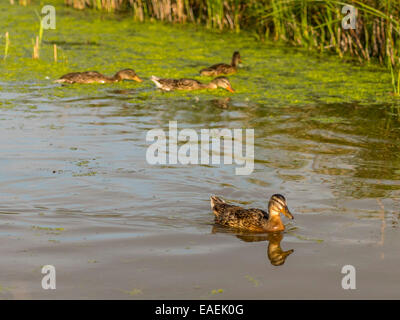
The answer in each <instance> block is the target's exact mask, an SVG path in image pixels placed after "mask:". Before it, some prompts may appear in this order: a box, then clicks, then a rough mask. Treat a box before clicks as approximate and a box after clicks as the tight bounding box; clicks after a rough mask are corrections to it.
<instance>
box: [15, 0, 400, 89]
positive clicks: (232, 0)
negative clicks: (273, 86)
mask: <svg viewBox="0 0 400 320" xmlns="http://www.w3.org/2000/svg"><path fill="white" fill-rule="evenodd" d="M21 2H24V3H27V2H28V0H20V3H21ZM64 2H65V4H66V5H68V6H72V7H74V8H77V9H81V10H84V9H88V8H92V9H95V10H103V11H107V12H115V11H126V12H131V13H132V14H133V17H134V19H135V20H138V21H145V20H146V19H157V20H161V21H168V22H172V23H186V22H192V23H196V24H204V25H206V26H207V27H208V28H213V29H219V30H225V29H230V30H234V31H236V32H239V31H240V30H242V29H247V30H252V31H255V34H256V35H257V38H258V39H260V40H263V39H265V38H272V39H274V40H276V41H285V42H288V43H291V44H293V45H295V46H302V47H306V48H309V49H310V50H316V51H319V52H326V51H328V52H333V53H335V54H337V55H338V56H339V57H341V58H343V57H347V56H349V57H354V58H355V59H356V60H358V61H359V62H360V63H367V64H368V63H370V62H371V61H374V62H375V61H376V62H378V63H380V64H381V65H384V66H386V67H387V69H388V71H389V72H390V73H391V75H392V84H393V91H394V93H395V94H397V95H399V94H400V90H399V88H400V83H399V79H400V1H398V0H351V1H349V2H350V3H351V4H352V5H353V6H354V7H355V8H357V11H358V15H357V21H356V22H357V28H356V29H355V30H352V29H346V30H345V29H343V28H342V25H341V23H342V19H343V17H344V14H342V12H341V9H342V7H343V6H344V5H346V4H347V3H345V2H344V1H340V0H64Z"/></svg>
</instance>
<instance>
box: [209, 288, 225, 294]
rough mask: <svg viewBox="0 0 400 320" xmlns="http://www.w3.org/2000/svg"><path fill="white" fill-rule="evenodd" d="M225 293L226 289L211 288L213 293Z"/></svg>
mask: <svg viewBox="0 0 400 320" xmlns="http://www.w3.org/2000/svg"><path fill="white" fill-rule="evenodd" d="M220 293H224V289H213V290H211V294H220Z"/></svg>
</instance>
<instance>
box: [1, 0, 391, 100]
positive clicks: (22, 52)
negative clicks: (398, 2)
mask: <svg viewBox="0 0 400 320" xmlns="http://www.w3.org/2000/svg"><path fill="white" fill-rule="evenodd" d="M40 9H41V7H40V6H37V5H36V6H35V5H32V6H27V7H22V6H17V5H14V6H12V5H10V4H7V3H2V4H0V21H1V22H0V25H1V30H2V33H3V34H4V33H5V32H6V31H8V32H9V34H10V47H9V50H8V57H7V59H6V60H5V61H2V62H1V63H0V72H1V76H0V80H1V81H3V82H8V83H9V84H10V86H9V87H8V90H9V91H13V90H15V91H17V92H21V91H22V92H23V91H24V90H28V89H27V88H28V87H30V86H32V85H34V86H35V88H36V89H37V90H39V91H40V94H41V95H42V96H43V98H44V99H48V100H49V101H52V100H54V99H58V98H62V97H71V96H73V97H81V96H87V95H90V96H91V97H93V96H96V95H99V96H102V95H104V93H105V92H107V91H109V90H110V87H111V88H120V89H134V90H135V91H134V95H133V97H132V98H131V99H130V100H129V101H128V102H129V103H131V104H132V105H140V104H144V103H147V104H148V103H152V104H153V103H154V104H157V105H159V104H168V103H174V102H176V101H178V100H179V101H182V99H183V100H184V101H185V100H190V99H192V98H193V97H194V96H196V97H203V98H204V99H209V98H210V97H215V96H222V97H228V96H232V95H231V94H230V93H229V92H226V91H224V90H222V89H220V90H217V91H204V92H195V93H193V92H190V93H182V92H178V93H168V94H164V93H161V92H159V91H158V90H156V89H155V88H154V85H153V83H151V81H149V80H148V79H149V77H150V76H151V75H156V76H161V77H171V78H180V77H193V78H196V79H202V81H209V80H211V79H210V78H201V77H199V74H198V71H199V70H200V69H201V68H203V67H206V66H209V65H211V64H214V63H217V62H229V61H230V59H231V56H232V52H233V51H235V50H240V52H241V55H242V57H243V58H244V63H243V65H242V67H241V68H240V71H239V73H238V74H236V75H233V76H230V79H231V83H232V86H233V87H234V89H235V90H236V93H235V94H234V95H233V96H232V99H233V102H232V103H233V104H234V105H235V104H236V105H237V106H248V105H260V104H262V105H268V106H287V105H310V104H311V105H315V104H326V103H347V102H357V103H358V104H382V103H390V104H396V105H397V104H399V100H398V99H396V98H394V97H392V96H391V95H390V92H391V83H390V81H391V80H390V75H389V74H388V73H387V72H386V71H385V70H384V69H381V68H379V67H377V66H375V67H372V66H371V67H367V66H357V65H353V64H351V63H344V62H342V61H340V60H338V59H337V58H336V57H333V56H328V55H316V54H313V53H311V52H308V51H306V50H303V49H298V48H291V47H286V46H282V45H280V44H278V43H274V42H268V43H259V42H257V41H256V40H255V39H254V38H253V37H252V35H251V34H248V33H245V32H242V33H241V34H239V35H238V34H234V33H220V32H216V31H209V30H206V29H204V28H203V27H197V26H193V25H166V24H163V23H159V22H147V23H144V24H143V23H135V22H134V21H133V20H132V18H131V17H125V16H119V15H113V14H105V13H99V12H96V11H85V12H80V11H75V10H73V9H70V8H66V7H65V6H63V3H62V1H57V2H56V29H55V30H45V31H44V34H43V39H42V44H41V46H40V59H39V60H33V59H32V51H33V39H34V38H35V37H36V35H38V34H39V19H38V16H37V13H39V12H40ZM2 40H3V43H2V46H0V52H1V54H2V55H3V52H4V47H5V40H4V38H2ZM54 44H57V47H58V50H59V52H58V58H59V60H58V63H54V61H53V45H54ZM122 68H133V69H135V70H136V72H137V73H138V75H139V76H140V77H142V78H144V79H145V81H144V82H143V83H141V84H137V83H131V82H125V83H118V84H111V85H101V86H100V85H85V86H78V85H74V86H60V85H58V84H53V82H52V80H54V79H57V78H58V77H60V76H61V75H62V74H64V73H67V72H72V71H84V70H97V71H99V72H102V73H104V74H107V75H112V74H114V73H115V72H116V71H118V70H120V69H122ZM177 99H178V100H177ZM3 102H4V101H3Z"/></svg>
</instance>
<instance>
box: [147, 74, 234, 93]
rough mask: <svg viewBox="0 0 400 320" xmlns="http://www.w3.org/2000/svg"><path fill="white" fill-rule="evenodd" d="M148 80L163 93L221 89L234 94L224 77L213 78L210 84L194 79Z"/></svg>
mask: <svg viewBox="0 0 400 320" xmlns="http://www.w3.org/2000/svg"><path fill="white" fill-rule="evenodd" d="M150 79H151V81H153V82H154V83H155V84H156V86H157V88H160V89H161V90H164V91H173V90H201V89H217V88H223V89H226V90H228V91H229V92H235V90H233V88H232V86H231V84H230V82H229V80H228V79H227V78H225V77H218V78H215V79H214V80H212V81H211V82H210V83H201V82H200V81H197V80H195V79H160V78H158V77H156V76H151V78H150Z"/></svg>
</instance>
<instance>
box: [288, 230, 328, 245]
mask: <svg viewBox="0 0 400 320" xmlns="http://www.w3.org/2000/svg"><path fill="white" fill-rule="evenodd" d="M288 234H290V235H292V236H295V237H296V238H297V239H300V240H305V241H313V242H317V243H322V242H324V240H322V239H312V238H308V237H305V236H301V235H299V234H296V233H294V232H288Z"/></svg>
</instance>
